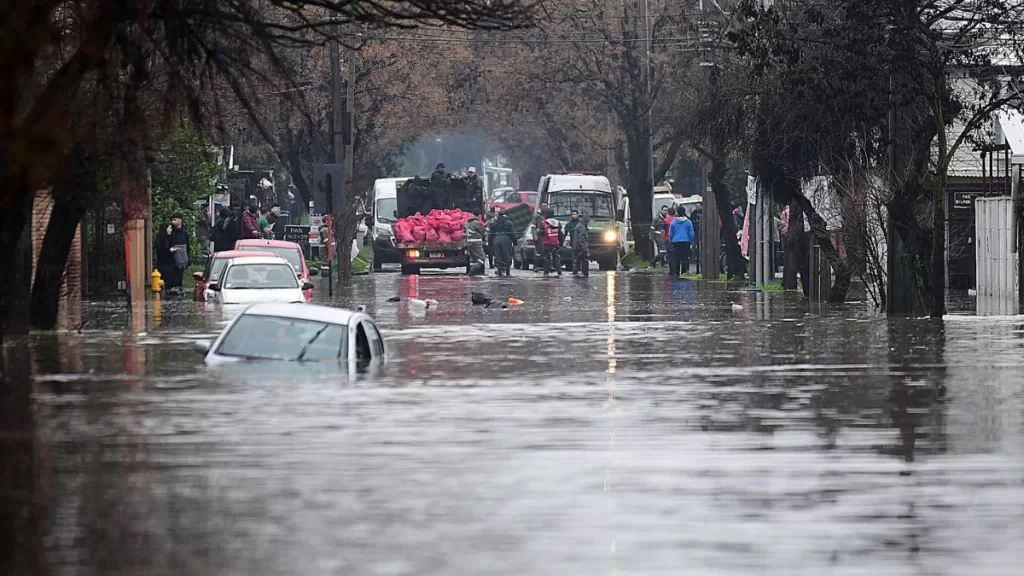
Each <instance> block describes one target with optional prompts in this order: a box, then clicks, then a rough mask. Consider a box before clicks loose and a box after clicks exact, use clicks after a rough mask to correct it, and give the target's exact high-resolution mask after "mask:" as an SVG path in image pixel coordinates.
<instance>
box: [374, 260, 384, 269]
mask: <svg viewBox="0 0 1024 576" xmlns="http://www.w3.org/2000/svg"><path fill="white" fill-rule="evenodd" d="M383 269H384V264H383V263H381V261H380V260H378V259H376V258H374V259H373V271H374V272H380V271H381V270H383Z"/></svg>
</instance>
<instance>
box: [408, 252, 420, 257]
mask: <svg viewBox="0 0 1024 576" xmlns="http://www.w3.org/2000/svg"><path fill="white" fill-rule="evenodd" d="M408 255H409V258H419V257H420V251H419V250H409V252H408Z"/></svg>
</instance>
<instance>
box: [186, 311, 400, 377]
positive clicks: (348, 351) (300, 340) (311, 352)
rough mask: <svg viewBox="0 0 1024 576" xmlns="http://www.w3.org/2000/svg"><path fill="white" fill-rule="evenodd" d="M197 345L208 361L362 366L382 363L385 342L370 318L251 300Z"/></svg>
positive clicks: (356, 313)
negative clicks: (214, 334)
mask: <svg viewBox="0 0 1024 576" xmlns="http://www.w3.org/2000/svg"><path fill="white" fill-rule="evenodd" d="M198 346H199V347H200V349H202V350H204V351H205V352H206V363H207V364H209V365H221V364H229V363H233V362H240V361H244V360H266V361H278V362H281V361H284V362H340V363H347V364H348V365H349V367H350V368H355V369H359V370H365V369H367V368H370V367H373V366H380V365H382V364H384V361H385V351H384V340H383V339H382V338H381V336H380V331H379V330H377V325H376V324H375V323H374V321H373V319H372V318H370V317H369V316H367V315H366V314H363V313H360V312H352V311H349V310H343V309H340V308H331V307H328V306H319V305H316V304H254V305H252V306H249V307H248V308H246V309H245V310H243V311H242V312H241V313H240V314H239V315H238V316H236V317H235V319H234V320H232V321H231V323H230V324H228V326H227V328H225V329H224V331H223V332H221V334H220V336H219V337H217V340H215V341H214V342H213V344H212V345H211V344H209V342H200V343H199V344H198Z"/></svg>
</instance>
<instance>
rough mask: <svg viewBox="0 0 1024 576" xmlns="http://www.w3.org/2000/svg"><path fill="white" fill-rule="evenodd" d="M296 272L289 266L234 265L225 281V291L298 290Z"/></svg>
mask: <svg viewBox="0 0 1024 576" xmlns="http://www.w3.org/2000/svg"><path fill="white" fill-rule="evenodd" d="M298 287H299V281H298V279H296V278H295V272H294V271H292V269H291V267H290V266H288V265H287V264H283V263H282V264H244V263H243V264H234V265H233V266H231V267H230V268H228V271H227V277H226V278H225V279H224V289H225V290H283V289H288V288H298Z"/></svg>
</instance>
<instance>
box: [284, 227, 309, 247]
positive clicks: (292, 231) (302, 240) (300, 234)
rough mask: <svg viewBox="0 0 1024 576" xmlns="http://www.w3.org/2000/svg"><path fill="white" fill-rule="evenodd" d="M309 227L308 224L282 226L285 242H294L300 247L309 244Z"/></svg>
mask: <svg viewBox="0 0 1024 576" xmlns="http://www.w3.org/2000/svg"><path fill="white" fill-rule="evenodd" d="M309 229H310V227H309V226H299V225H295V224H289V225H288V226H285V227H284V239H285V241H286V242H295V243H296V244H298V245H300V246H302V247H306V246H309Z"/></svg>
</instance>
